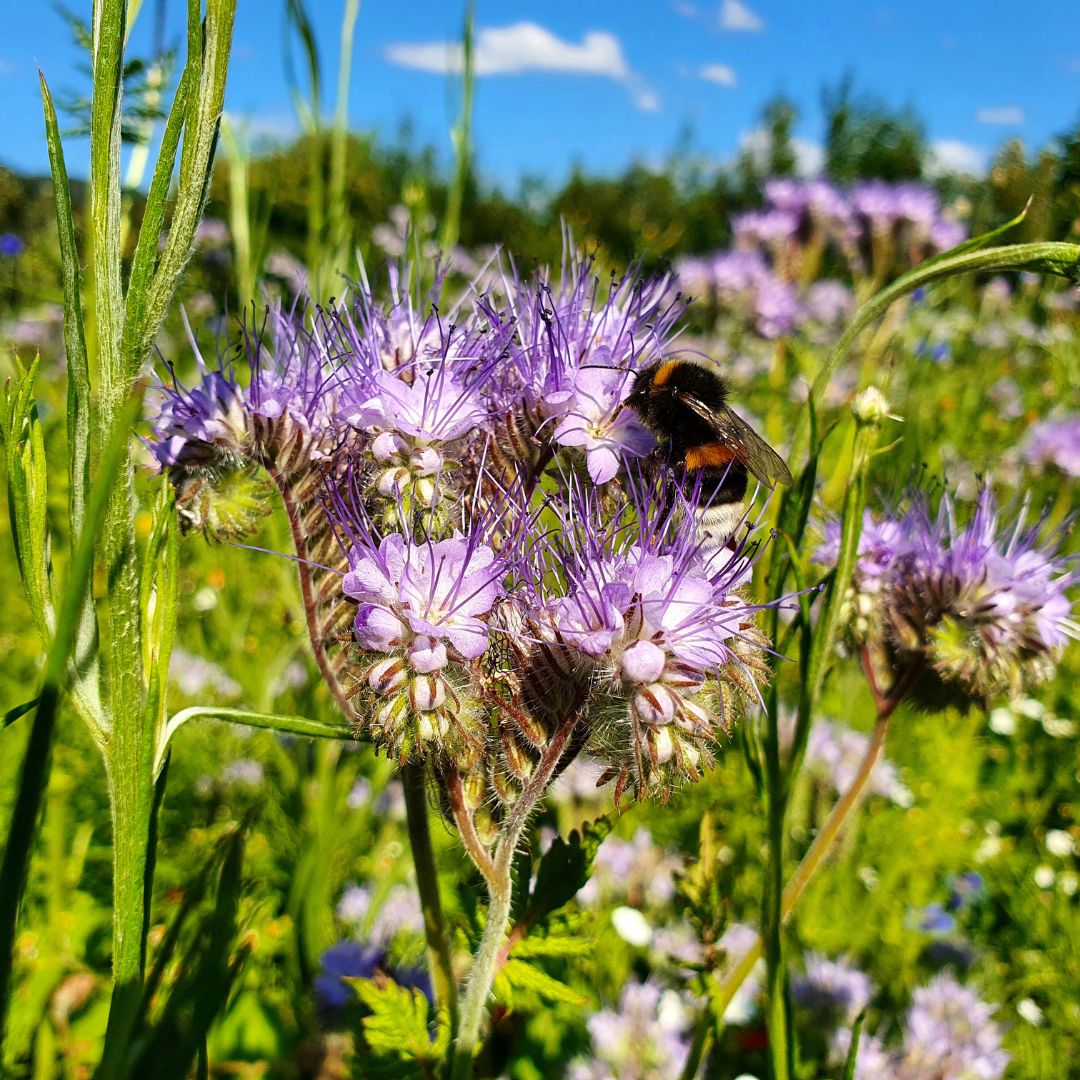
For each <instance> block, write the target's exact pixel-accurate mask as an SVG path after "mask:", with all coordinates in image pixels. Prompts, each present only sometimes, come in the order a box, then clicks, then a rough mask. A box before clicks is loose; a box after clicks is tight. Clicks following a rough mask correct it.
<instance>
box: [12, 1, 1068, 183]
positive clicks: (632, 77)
mask: <svg viewBox="0 0 1080 1080" xmlns="http://www.w3.org/2000/svg"><path fill="white" fill-rule="evenodd" d="M67 2H68V5H69V7H71V8H73V9H75V10H81V9H83V8H85V9H86V10H87V12H88V11H89V7H90V3H89V0H67ZM308 2H309V9H310V11H311V13H312V15H313V18H314V21H315V23H316V25H317V31H318V34H319V39H320V45H321V48H322V51H323V60H324V72H323V81H324V87H325V88H326V89H325V90H324V93H327V92H332V88H333V87H334V85H335V83H336V65H337V51H338V27H339V25H340V19H341V12H342V7H343V3H344V0H308ZM154 4H155V0H145V2H144V10H143V13H142V15H141V16H140V20H139V25H138V27H137V28H136V39H135V40H136V42H139V43H145V42H146V41H148V40H149V37H150V31H151V24H152V22H153V8H154ZM0 12H2V14H3V25H4V26H5V30H6V33H5V35H4V37H3V38H2V39H0V101H3V103H4V108H3V111H2V118H0V162H2V163H3V164H7V165H10V166H14V167H16V168H19V169H23V170H27V171H33V172H45V171H47V158H46V154H45V148H44V142H43V138H42V131H41V109H40V102H39V100H38V96H37V78H36V68H37V66H38V65H40V66H41V67H42V68H43V69H44V71H45V74H46V77H47V78H48V79H49V82H50V85H51V86H52V88H53V90H54V93H55V92H56V91H57V90H59V89H62V88H65V87H66V88H69V89H78V88H79V87H80V86H82V85H83V84H82V82H81V79H82V76H81V75H79V74H78V72H77V67H76V65H77V63H78V61H79V57H78V54H77V52H76V50H75V48H74V46H73V45H72V44H71V43H70V35H69V33H68V31H67V29H66V27H65V25H64V24H63V22H62V21H61V19H60V18H59V17H58V16H57V15H56V14H55V13H54V12H53V11H52V9H51V7H50V5H49V4H48V3H47V2H46V0H0ZM283 12H284V2H283V0H239V13H238V18H237V26H236V34H235V40H234V64H233V68H232V71H231V74H230V80H229V88H228V94H227V100H226V108H227V109H228V111H229V112H230V113H231V114H233V115H234V116H235V117H237V118H238V119H239V118H243V119H245V120H246V122H247V130H248V133H249V135H250V136H252V137H265V138H271V137H280V138H284V137H287V136H288V135H289V134H291V133H293V132H295V131H296V129H297V124H296V120H295V117H294V115H293V111H292V105H291V102H290V97H289V92H288V89H287V87H286V84H285V78H284V67H283V61H282V56H283V37H284V32H285V28H284V13H283ZM166 13H167V24H168V27H169V31H168V34H169V40H172V41H176V42H180V34H181V28H182V24H183V17H184V3H183V0H167V7H166ZM461 21H462V9H461V5H459V4H458V3H455V2H453V0H443V2H440V0H411V2H409V3H401V2H397V3H388V2H386V0H364V3H363V5H362V7H361V12H360V18H359V22H358V24H357V30H356V48H355V54H354V58H353V89H352V94H351V97H350V103H349V115H350V121H351V123H352V125H353V126H354V127H355V128H359V129H363V130H374V131H375V132H377V133H379V134H381V135H382V136H384V137H385V138H387V139H392V138H393V137H394V136H395V134H396V132H397V131H398V128H399V125H400V123H401V122H402V121H403V120H405V119H408V120H409V121H411V123H412V126H413V130H414V132H415V137H416V140H417V141H419V142H423V143H430V144H432V145H434V146H435V147H436V148H438V149H439V151H440V152H441V153H443V154H444V155H446V154H448V153H449V138H448V128H449V125H450V123H451V122H452V121H453V119H454V117H455V115H456V110H457V105H456V101H457V89H456V86H455V84H454V80H453V78H452V77H448V75H447V74H446V72H447V69H448V68H449V69H451V70H452V69H453V67H454V61H455V46H454V44H453V42H454V41H455V40H457V39H459V37H460V29H461ZM457 55H458V56H459V54H457ZM477 66H478V72H479V74H480V78H479V79H478V83H477V93H476V113H475V133H474V141H475V145H476V150H477V155H478V160H479V163H480V168H481V170H482V172H483V173H484V175H485V176H486V177H488V178H489V179H492V180H495V181H497V182H500V183H501V184H503V185H504V186H507V187H511V188H513V187H514V186H515V185H516V181H517V179H518V178H519V177H521V176H522V175H525V174H531V175H540V176H544V177H546V178H548V179H549V180H554V181H557V180H559V179H560V178H561V177H563V176H565V174H566V172H567V170H568V169H569V168H570V167H571V165H572V164H574V163H580V164H582V165H583V166H584V167H585V168H586V169H587V170H589V171H592V172H608V173H610V172H616V171H618V170H619V169H621V168H623V167H624V166H625V165H626V164H628V163H629V162H630V161H632V160H642V161H645V162H650V163H659V162H661V161H663V160H664V159H665V158H666V157H667V155H668V154H669V153H670V151H671V149H672V148H673V146H674V145H675V143H676V140H677V139H678V136H679V133H680V132H681V131H682V130H684V129H685V128H686V126H687V125H690V126H691V127H692V130H693V133H694V145H695V148H696V149H697V150H698V151H700V152H701V153H704V154H706V155H708V156H710V157H712V158H715V159H716V160H718V161H723V160H725V159H727V158H730V157H731V156H732V155H733V154H734V153H736V152H737V150H738V148H739V146H740V144H741V142H742V141H743V140H745V139H746V138H747V137H748V136H749V135H750V133H752V131H753V129H754V127H755V124H756V123H757V120H758V117H759V115H760V110H761V107H762V105H763V104H764V103H765V102H766V101H767V100H768V99H769V98H770V97H771V96H772V95H774V94H776V93H777V92H782V93H784V94H786V95H787V96H789V97H790V98H792V99H793V100H794V101H796V102H797V103H798V104H799V105H800V108H801V110H802V119H801V121H800V125H799V130H798V135H799V138H800V148H801V151H802V154H803V158H804V163H805V165H806V167H807V168H808V169H810V170H812V169H813V166H814V162H815V159H816V156H817V153H818V151H817V147H818V145H819V144H820V141H821V137H822V131H821V128H822V122H821V112H820V98H821V89H822V87H823V86H824V85H826V84H829V85H835V83H836V82H837V80H838V79H839V78H840V76H841V75H842V74H843V73H844V72H845V71H849V70H850V71H852V72H854V74H855V77H856V86H857V87H858V88H859V89H861V90H865V91H868V92H872V93H874V94H876V95H879V96H880V97H882V98H884V99H885V100H886V101H888V102H890V103H891V104H893V105H904V104H909V103H910V104H911V105H913V106H914V108H915V109H916V111H917V112H918V113H919V115H921V116H922V117H923V119H924V121H925V123H926V126H927V130H928V135H929V138H930V141H931V142H932V143H933V144H934V145H935V146H936V147H937V149H938V151H939V152H940V154H941V156H942V158H943V159H944V160H946V161H948V162H949V163H951V164H954V165H962V166H967V167H969V168H971V169H978V168H979V167H981V164H982V163H983V162H984V161H985V160H986V156H987V154H988V153H989V152H990V151H992V150H993V148H994V147H996V146H997V145H999V144H1000V143H1001V141H1002V140H1004V139H1005V138H1009V137H1012V136H1020V137H1021V138H1023V139H1024V140H1025V142H1026V143H1027V144H1028V145H1029V146H1032V147H1037V146H1039V145H1041V144H1042V143H1044V142H1045V141H1046V140H1047V139H1049V138H1050V137H1052V136H1053V135H1054V134H1056V133H1057V132H1059V131H1061V130H1062V129H1064V128H1066V127H1068V126H1069V125H1071V124H1073V123H1074V122H1075V121H1076V120H1077V119H1078V117H1080V4H1076V3H1074V2H1073V0H1028V2H1027V3H1024V4H1022V5H1021V4H1014V3H1005V2H998V0H993V2H990V3H972V2H971V0H934V2H929V0H908V2H906V3H902V4H901V3H882V4H875V3H873V2H869V3H867V2H857V0H835V2H820V3H807V2H805V0H785V2H782V0H623V2H620V3H615V2H611V0H608V2H596V0H591V2H590V0H577V2H570V0H546V2H545V3H543V4H538V3H521V2H515V0H502V2H496V0H478V2H477ZM331 105H332V102H329V101H328V102H327V108H328V109H329V108H330V107H331ZM85 162H86V154H85V148H84V147H83V146H80V145H78V143H73V144H72V145H71V146H70V149H69V168H70V169H71V171H72V172H73V173H75V174H81V173H84V172H85Z"/></svg>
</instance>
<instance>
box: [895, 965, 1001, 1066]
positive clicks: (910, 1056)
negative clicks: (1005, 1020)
mask: <svg viewBox="0 0 1080 1080" xmlns="http://www.w3.org/2000/svg"><path fill="white" fill-rule="evenodd" d="M993 1014H994V1008H993V1006H992V1005H988V1004H987V1003H986V1002H984V1001H982V1000H980V998H979V997H978V995H977V994H975V993H974V992H973V991H972V990H969V989H967V988H966V987H964V986H961V985H960V984H959V983H958V982H957V981H956V980H955V979H954V978H952V977H951V976H949V975H938V976H937V977H936V978H935V979H934V980H933V981H932V982H930V983H929V984H927V985H926V986H922V987H920V988H919V989H917V990H916V991H915V993H914V995H913V997H912V1004H911V1008H910V1009H909V1010H908V1014H907V1025H906V1026H907V1030H906V1031H905V1033H904V1042H903V1047H902V1050H901V1054H900V1061H899V1065H898V1069H897V1073H896V1075H897V1076H898V1077H900V1078H902V1080H923V1078H924V1077H927V1076H935V1077H943V1078H949V1080H952V1078H955V1080H965V1078H967V1077H978V1078H979V1080H997V1078H998V1077H1000V1076H1002V1075H1003V1074H1004V1072H1005V1069H1006V1067H1007V1066H1008V1064H1009V1055H1008V1054H1007V1053H1006V1052H1005V1051H1004V1050H1003V1049H1002V1048H1001V1036H1002V1032H1001V1028H1000V1027H999V1026H998V1025H997V1024H996V1023H994V1021H993Z"/></svg>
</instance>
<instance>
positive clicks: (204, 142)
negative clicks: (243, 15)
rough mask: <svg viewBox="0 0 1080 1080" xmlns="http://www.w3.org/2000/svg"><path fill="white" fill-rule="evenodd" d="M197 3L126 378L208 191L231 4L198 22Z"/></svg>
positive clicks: (169, 293) (163, 308) (170, 287)
mask: <svg viewBox="0 0 1080 1080" xmlns="http://www.w3.org/2000/svg"><path fill="white" fill-rule="evenodd" d="M198 16H199V0H188V50H189V51H188V65H189V67H192V68H193V69H194V64H195V62H196V61H195V59H194V58H198V61H199V62H198V68H197V80H196V82H194V83H193V84H192V92H191V94H190V97H189V101H188V108H187V113H186V116H185V119H184V142H183V149H182V151H181V155H180V177H179V181H178V184H177V194H176V204H175V206H174V207H173V214H172V221H171V224H170V226H169V235H168V238H167V239H166V241H165V249H164V251H162V253H161V257H160V259H159V260H158V264H157V268H156V269H155V271H154V275H153V278H152V280H151V282H150V284H149V286H148V289H147V299H146V308H145V316H144V318H143V321H142V326H141V327H140V334H141V337H140V344H139V349H141V350H143V351H136V352H135V353H132V354H131V355H128V356H126V357H125V363H126V365H127V370H128V374H129V376H131V377H134V375H135V374H136V373H137V372H138V371H139V369H140V368H141V366H142V363H143V361H144V359H145V356H146V352H147V351H149V348H150V346H151V345H152V344H153V341H154V339H155V338H156V337H157V332H158V330H159V329H160V327H161V323H162V321H163V320H164V318H165V315H166V312H167V311H168V308H169V304H170V303H171V301H172V297H173V293H174V292H175V291H176V286H177V284H178V283H179V280H180V275H181V274H182V273H183V270H184V266H185V265H186V264H187V261H188V259H189V258H190V257H191V249H192V244H193V243H194V240H195V229H196V227H197V226H198V224H199V219H200V218H201V217H202V212H203V208H204V206H205V204H206V196H207V193H208V191H209V187H210V174H211V166H212V164H213V160H214V150H215V148H216V146H217V137H218V126H219V124H220V122H221V111H222V105H223V103H224V100H225V80H226V75H227V72H228V65H229V52H230V49H231V48H232V33H233V21H234V19H235V16H236V0H207V4H206V18H205V20H204V21H203V23H202V26H201V28H200V27H199V22H198Z"/></svg>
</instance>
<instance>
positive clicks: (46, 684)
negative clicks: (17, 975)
mask: <svg viewBox="0 0 1080 1080" xmlns="http://www.w3.org/2000/svg"><path fill="white" fill-rule="evenodd" d="M141 407H142V393H141V391H140V393H138V394H137V395H136V396H135V397H134V398H133V399H132V400H131V401H130V402H129V403H128V404H127V406H126V407H125V408H124V409H123V410H122V412H121V413H120V416H119V418H118V423H117V426H116V430H115V431H114V432H113V433H112V435H111V437H110V439H109V442H108V444H107V445H106V447H105V452H104V454H103V455H102V459H101V467H100V469H99V471H98V476H97V478H96V480H97V482H96V483H95V484H94V485H92V486H91V489H90V501H89V503H88V504H87V507H86V516H85V518H84V520H83V529H82V532H81V533H80V534H79V536H78V537H77V538H76V540H75V547H74V551H73V553H72V559H71V565H70V566H69V567H68V572H67V579H66V581H65V582H64V591H63V595H62V597H61V601H60V608H59V612H58V614H57V625H56V633H55V635H54V637H53V639H52V644H51V645H50V647H49V651H48V653H47V654H46V658H45V671H44V675H43V678H42V685H41V692H40V694H39V696H38V703H37V710H36V712H35V714H34V722H33V726H32V727H31V731H30V739H29V742H28V743H27V748H26V753H25V756H24V757H23V766H22V774H21V776H20V778H19V789H18V792H17V794H16V796H15V806H14V809H13V810H12V813H11V820H10V824H9V827H8V839H7V844H6V846H5V848H4V858H3V865H2V869H0V942H3V943H4V944H3V946H2V947H0V1039H2V1032H3V1030H4V1027H5V1023H4V1021H5V1019H6V1017H7V1005H8V995H9V992H10V987H11V970H12V962H13V949H14V943H15V930H16V924H17V919H18V911H19V904H20V902H21V900H22V895H23V892H24V890H25V888H26V875H27V872H28V870H29V865H30V849H31V846H32V844H33V839H34V833H35V831H36V822H37V817H38V812H39V810H40V807H41V801H42V798H43V797H44V794H45V788H46V786H47V784H48V779H49V764H50V760H51V754H52V742H53V733H54V731H55V727H56V713H57V709H58V707H59V704H60V697H61V694H62V692H63V690H64V686H65V681H66V680H65V676H66V674H67V672H68V670H69V669H68V658H69V657H70V655H71V650H72V648H73V647H74V644H75V636H76V633H77V621H78V613H79V608H80V606H81V604H82V598H83V595H84V593H85V590H86V588H87V582H88V581H89V579H90V573H91V570H92V568H93V564H94V548H95V544H96V542H97V537H98V533H99V531H100V528H101V526H102V524H103V522H104V519H105V511H106V507H107V504H108V500H109V496H110V494H111V492H112V488H113V485H114V484H115V483H116V478H117V474H118V473H119V471H120V466H121V464H122V462H123V461H125V460H126V457H127V443H128V438H129V433H130V430H131V425H132V424H133V423H134V420H135V417H136V416H137V415H138V413H139V410H140V409H141Z"/></svg>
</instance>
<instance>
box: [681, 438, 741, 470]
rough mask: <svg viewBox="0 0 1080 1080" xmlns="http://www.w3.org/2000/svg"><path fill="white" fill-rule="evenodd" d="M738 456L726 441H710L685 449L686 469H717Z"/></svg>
mask: <svg viewBox="0 0 1080 1080" xmlns="http://www.w3.org/2000/svg"><path fill="white" fill-rule="evenodd" d="M737 456H738V454H737V452H736V451H735V450H734V448H732V447H731V446H729V445H728V444H727V443H722V442H710V443H703V444H702V445H701V446H694V447H691V448H690V449H689V450H687V451H686V467H687V469H691V470H693V469H719V468H723V467H724V466H725V465H726V464H727V463H728V462H729V461H732V460H733V459H734V458H736V457H737Z"/></svg>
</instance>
